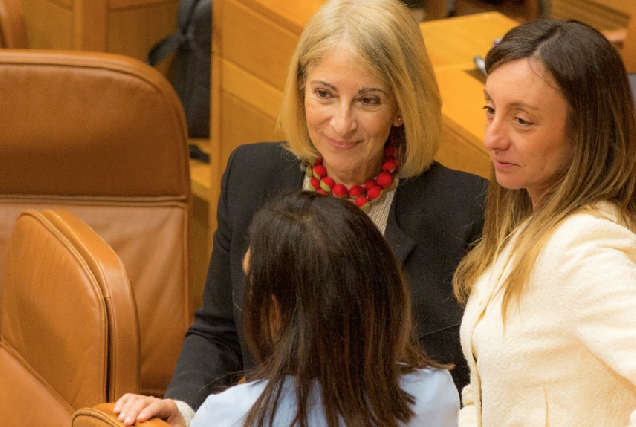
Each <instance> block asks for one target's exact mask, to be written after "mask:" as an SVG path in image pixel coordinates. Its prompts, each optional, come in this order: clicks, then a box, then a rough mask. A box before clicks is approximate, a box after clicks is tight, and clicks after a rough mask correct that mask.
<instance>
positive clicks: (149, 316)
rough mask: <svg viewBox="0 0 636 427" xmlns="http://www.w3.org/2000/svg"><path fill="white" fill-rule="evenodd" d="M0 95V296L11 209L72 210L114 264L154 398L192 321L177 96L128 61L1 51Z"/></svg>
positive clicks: (184, 155)
mask: <svg viewBox="0 0 636 427" xmlns="http://www.w3.org/2000/svg"><path fill="white" fill-rule="evenodd" d="M0 94H2V95H1V99H2V102H0V289H2V287H3V286H4V283H3V282H2V277H3V276H4V274H5V268H6V264H5V258H6V253H7V247H8V239H9V234H10V232H11V230H12V229H13V226H14V223H15V221H16V219H17V218H18V216H19V214H20V213H21V212H22V211H24V210H25V209H35V210H42V209H64V210H67V211H69V212H71V213H72V214H73V215H75V216H76V217H78V218H79V219H80V220H82V221H83V222H85V223H86V224H87V225H88V226H90V227H91V228H92V229H93V230H95V232H96V233H97V234H98V235H99V236H100V237H101V238H102V239H104V241H105V242H106V243H107V244H108V245H109V246H110V247H111V248H112V249H113V250H114V251H115V253H116V254H117V255H118V256H119V258H120V259H121V260H122V263H123V264H124V267H125V269H126V272H127V274H128V277H129V278H130V282H131V284H132V289H133V293H134V297H135V301H136V304H137V307H136V308H137V313H138V318H139V331H140V339H141V350H140V351H141V362H140V364H141V368H140V369H141V371H140V387H139V391H140V392H141V393H144V394H151V395H163V392H164V390H165V388H166V386H167V384H168V382H169V380H170V378H171V376H172V371H173V370H174V366H175V364H176V360H177V357H178V354H179V351H180V349H181V343H182V341H183V338H184V334H185V331H186V329H187V327H188V326H189V325H190V323H191V321H192V317H193V313H192V309H191V304H190V301H189V285H188V274H187V273H188V257H187V248H188V221H189V219H188V217H189V210H190V199H191V195H190V178H189V163H188V147H187V136H186V123H185V116H184V113H183V107H182V106H181V103H180V101H179V99H178V97H177V95H176V93H175V92H174V89H173V88H172V86H171V85H170V83H169V82H168V81H167V80H166V79H165V77H163V76H162V75H161V74H160V73H159V72H158V71H156V70H154V69H153V68H152V67H150V66H148V65H146V64H144V63H142V62H141V61H139V60H136V59H133V58H130V57H125V56H120V55H115V54H106V53H93V52H90V53H89V52H65V51H38V50H33V49H29V50H8V49H5V50H0ZM3 317H4V322H20V321H21V319H20V318H15V317H11V316H9V317H8V316H3ZM69 328H72V325H69ZM74 362H76V361H75V360H74ZM0 424H2V423H1V422H0Z"/></svg>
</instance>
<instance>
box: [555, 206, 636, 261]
mask: <svg viewBox="0 0 636 427" xmlns="http://www.w3.org/2000/svg"><path fill="white" fill-rule="evenodd" d="M631 221H632V224H631V225H630V224H628V223H627V221H626V220H625V218H623V217H622V215H621V213H620V210H619V209H618V207H617V206H615V205H613V204H611V203H608V202H602V203H597V204H595V205H591V206H587V207H585V208H583V209H580V210H579V211H577V212H575V213H573V214H571V215H569V216H568V217H567V218H565V219H564V220H563V221H562V222H561V223H560V224H559V225H558V226H557V228H556V230H555V232H554V234H553V236H552V239H551V242H550V243H551V246H552V247H553V248H555V249H557V250H560V251H563V250H568V249H571V248H574V247H578V246H580V245H602V246H604V247H608V248H611V247H615V248H617V247H627V248H631V249H632V250H636V234H635V233H634V224H633V221H634V219H632V220H631Z"/></svg>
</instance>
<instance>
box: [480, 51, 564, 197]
mask: <svg viewBox="0 0 636 427" xmlns="http://www.w3.org/2000/svg"><path fill="white" fill-rule="evenodd" d="M484 93H485V96H486V106H485V107H484V109H485V110H486V135H485V138H484V146H485V147H486V149H487V150H488V152H489V154H490V158H491V160H492V162H493V165H494V167H495V174H496V176H497V182H498V183H499V184H500V185H501V186H503V187H505V188H509V189H520V188H525V189H526V190H527V191H528V194H529V195H530V198H531V200H532V204H533V206H535V207H536V206H537V204H538V203H539V201H540V200H541V197H542V196H543V194H544V193H545V191H546V190H547V189H549V187H550V186H551V185H552V184H553V183H554V181H555V178H556V175H557V174H558V172H559V171H561V170H563V169H564V168H565V167H566V165H567V164H568V163H569V162H570V161H571V159H572V154H573V146H572V144H571V143H570V142H569V140H568V138H567V135H566V116H567V109H568V106H567V102H566V101H565V98H563V95H562V94H561V92H560V91H559V90H558V89H557V85H556V83H555V82H554V80H553V79H552V76H551V75H550V74H549V73H547V72H546V70H545V68H544V66H543V64H542V63H541V62H540V61H531V60H528V59H519V60H516V61H511V62H508V63H506V64H504V65H501V66H500V67H498V68H496V69H495V70H494V71H493V72H492V73H491V74H490V75H489V76H488V79H487V81H486V88H485V89H484Z"/></svg>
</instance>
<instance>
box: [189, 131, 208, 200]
mask: <svg viewBox="0 0 636 427" xmlns="http://www.w3.org/2000/svg"><path fill="white" fill-rule="evenodd" d="M188 144H196V145H198V146H199V148H200V149H201V150H202V151H204V152H206V153H208V154H210V148H211V143H210V140H209V139H199V138H189V139H188ZM190 186H191V188H192V194H194V195H195V196H197V197H199V198H200V199H203V200H205V201H207V202H210V197H211V196H210V194H211V189H212V171H211V167H210V163H203V162H202V161H200V160H195V159H190Z"/></svg>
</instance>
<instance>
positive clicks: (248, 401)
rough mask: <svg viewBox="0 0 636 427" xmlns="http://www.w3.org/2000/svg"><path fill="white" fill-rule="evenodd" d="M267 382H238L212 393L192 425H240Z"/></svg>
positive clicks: (193, 426) (194, 426)
mask: <svg viewBox="0 0 636 427" xmlns="http://www.w3.org/2000/svg"><path fill="white" fill-rule="evenodd" d="M265 384H266V383H265V382H250V383H244V384H238V385H235V386H233V387H230V388H228V389H227V390H225V391H223V392H221V393H219V394H211V395H210V396H208V397H207V399H206V400H205V402H203V405H201V407H200V408H199V409H198V410H197V412H196V414H195V416H194V418H193V419H192V421H191V423H190V426H191V427H204V426H208V425H214V426H235V425H236V426H240V425H242V424H241V421H242V419H243V417H245V415H246V414H247V413H248V412H249V410H250V408H251V407H252V405H253V404H254V402H256V399H258V397H259V396H260V395H261V393H262V392H263V389H264V388H265Z"/></svg>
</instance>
